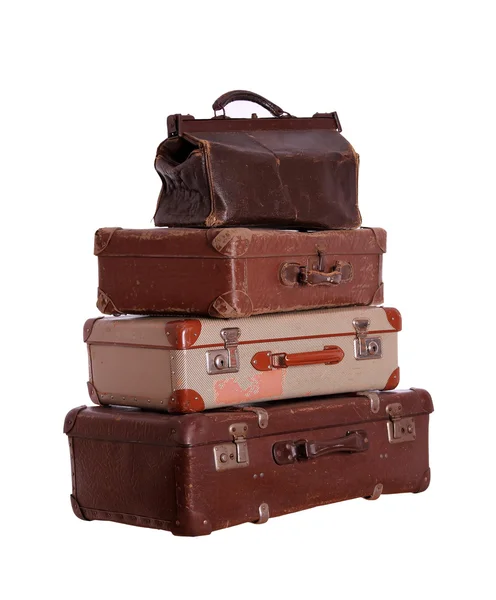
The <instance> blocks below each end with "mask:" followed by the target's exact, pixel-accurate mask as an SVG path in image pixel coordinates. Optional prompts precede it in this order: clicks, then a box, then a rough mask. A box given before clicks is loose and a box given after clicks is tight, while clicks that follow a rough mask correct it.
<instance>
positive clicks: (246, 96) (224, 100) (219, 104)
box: [212, 90, 291, 117]
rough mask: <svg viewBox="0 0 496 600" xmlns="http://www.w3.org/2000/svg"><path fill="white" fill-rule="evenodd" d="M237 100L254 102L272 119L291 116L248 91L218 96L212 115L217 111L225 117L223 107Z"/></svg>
mask: <svg viewBox="0 0 496 600" xmlns="http://www.w3.org/2000/svg"><path fill="white" fill-rule="evenodd" d="M237 100H248V102H255V104H258V105H259V106H262V107H263V108H265V110H268V111H269V112H270V114H271V115H273V116H274V117H282V116H284V115H285V116H287V117H290V116H291V115H290V114H289V113H287V112H286V111H285V110H283V109H282V108H280V107H279V106H277V104H274V103H273V102H271V101H270V100H267V98H264V97H263V96H260V95H259V94H255V92H249V91H248V90H233V91H232V92H226V93H225V94H222V96H219V97H218V98H217V100H216V101H215V102H214V103H213V104H212V108H213V109H214V114H215V113H217V111H218V110H222V112H223V113H224V114H223V116H224V117H225V116H226V111H225V110H224V109H225V107H226V106H227V105H228V104H230V103H231V102H236V101H237ZM216 116H217V115H216Z"/></svg>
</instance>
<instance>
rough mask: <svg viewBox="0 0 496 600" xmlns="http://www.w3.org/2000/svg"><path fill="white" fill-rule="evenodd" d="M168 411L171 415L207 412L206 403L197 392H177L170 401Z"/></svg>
mask: <svg viewBox="0 0 496 600" xmlns="http://www.w3.org/2000/svg"><path fill="white" fill-rule="evenodd" d="M167 410H168V411H169V412H171V413H183V414H184V413H195V412H201V411H202V410H205V402H204V401H203V398H202V397H201V396H200V394H199V393H198V392H195V390H176V391H175V392H174V394H173V395H172V396H171V397H170V399H169V405H168V407H167Z"/></svg>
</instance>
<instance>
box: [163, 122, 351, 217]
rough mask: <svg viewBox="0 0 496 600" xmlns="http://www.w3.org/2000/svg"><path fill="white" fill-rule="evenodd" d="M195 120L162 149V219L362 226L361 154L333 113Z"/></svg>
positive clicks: (171, 137) (167, 141) (164, 143)
mask: <svg viewBox="0 0 496 600" xmlns="http://www.w3.org/2000/svg"><path fill="white" fill-rule="evenodd" d="M171 118H172V117H169V119H171ZM182 118H183V117H181V115H177V119H178V120H179V121H181V119H182ZM184 119H186V117H184ZM226 123H227V125H228V127H226ZM247 123H249V125H250V127H249V130H247V125H246V124H247ZM187 124H188V131H185V132H182V133H181V132H179V133H178V134H176V135H173V136H170V137H169V138H167V139H166V140H164V141H163V142H162V143H161V144H160V146H159V147H158V150H157V156H156V159H155V169H156V170H157V173H158V174H159V176H160V179H161V181H162V190H161V192H160V195H159V198H158V202H157V209H156V212H155V216H154V221H155V225H157V226H168V227H225V226H227V227H238V226H244V227H270V228H286V229H354V228H356V227H359V226H360V223H361V217H360V211H359V209H358V166H359V158H358V155H357V153H356V152H355V150H354V149H353V147H352V146H351V144H350V143H349V142H348V141H347V140H346V139H345V138H344V137H343V136H342V135H341V134H340V133H339V131H337V129H336V127H337V125H336V121H335V118H334V117H333V116H332V117H331V115H326V114H321V115H319V116H315V117H313V118H309V119H307V118H305V119H298V118H295V117H280V118H270V119H219V120H215V119H214V120H200V121H196V122H195V120H194V119H193V117H191V116H189V115H188V117H187Z"/></svg>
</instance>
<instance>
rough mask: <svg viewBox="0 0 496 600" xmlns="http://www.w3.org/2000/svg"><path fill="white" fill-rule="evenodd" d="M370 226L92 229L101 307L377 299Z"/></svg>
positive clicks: (215, 312)
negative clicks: (315, 229) (310, 229)
mask: <svg viewBox="0 0 496 600" xmlns="http://www.w3.org/2000/svg"><path fill="white" fill-rule="evenodd" d="M385 251H386V232H385V231H384V230H383V229H379V228H363V229H356V230H353V231H344V230H343V231H325V232H314V233H303V232H294V231H277V230H263V229H262V230H259V229H255V230H251V229H238V228H233V229H220V230H219V229H210V230H202V229H121V228H117V227H114V228H104V229H99V230H98V231H97V232H96V234H95V254H96V255H97V256H98V270H99V289H98V302H97V306H98V308H99V309H100V311H101V312H103V313H105V314H123V313H129V314H193V315H208V316H211V317H221V318H236V317H248V316H251V315H257V314H264V313H273V312H283V311H293V310H305V309H311V308H324V307H335V306H347V305H370V304H371V305H378V304H382V302H383V284H382V255H383V253H384V252H385Z"/></svg>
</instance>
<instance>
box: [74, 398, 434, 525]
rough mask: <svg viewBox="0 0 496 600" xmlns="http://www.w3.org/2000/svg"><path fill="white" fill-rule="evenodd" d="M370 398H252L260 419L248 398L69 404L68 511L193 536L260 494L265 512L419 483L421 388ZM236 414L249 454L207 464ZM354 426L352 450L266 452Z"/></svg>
mask: <svg viewBox="0 0 496 600" xmlns="http://www.w3.org/2000/svg"><path fill="white" fill-rule="evenodd" d="M379 398H380V402H379V405H378V406H377V407H376V412H373V411H372V408H373V403H372V402H371V400H370V398H369V397H367V396H360V395H354V394H349V395H346V396H337V397H320V398H313V399H311V400H307V399H300V400H299V401H296V402H276V403H273V404H271V405H263V407H264V409H265V410H266V411H267V413H268V425H267V427H265V428H261V427H260V426H259V423H258V417H257V414H256V413H255V412H251V411H250V407H244V409H243V410H239V409H238V410H226V409H224V410H219V411H211V412H208V413H200V414H194V415H183V416H176V415H167V414H160V413H152V412H146V411H142V410H139V409H125V408H118V407H110V408H108V407H93V408H87V409H84V410H79V412H76V413H74V412H71V413H70V417H69V418H70V420H73V419H74V418H75V423H74V424H73V425H72V427H71V428H70V429H69V430H68V436H69V440H70V443H71V448H72V455H73V461H72V462H73V491H72V497H73V500H72V501H71V502H72V505H73V508H74V511H75V512H76V514H77V515H78V516H79V517H80V518H83V519H87V520H110V521H116V522H120V523H128V524H134V525H140V526H144V527H155V528H158V529H166V530H170V531H172V532H173V533H174V534H176V535H204V534H208V533H210V532H211V531H213V530H216V529H222V528H225V527H230V526H232V525H236V524H239V523H243V522H247V521H256V520H257V519H258V518H259V506H260V504H262V503H267V504H268V505H269V513H270V516H271V517H273V516H279V515H283V514H287V513H290V512H295V511H298V510H303V509H305V508H310V507H312V506H317V505H320V504H327V503H331V502H337V501H341V500H347V499H351V498H359V497H366V496H371V495H372V494H373V492H374V489H375V486H376V485H377V484H379V483H380V484H382V485H383V493H385V494H392V493H399V492H420V491H424V490H425V489H426V487H427V486H428V485H429V481H430V471H429V459H428V422H429V413H431V412H432V410H433V406H432V400H431V397H430V395H429V394H428V393H427V392H426V391H424V390H403V391H393V392H380V393H379ZM392 403H400V404H401V406H402V411H403V415H404V416H412V417H413V418H414V422H415V433H416V437H415V439H414V440H413V441H408V442H403V443H396V444H391V443H390V442H389V439H388V434H387V423H388V421H390V418H389V416H388V412H387V410H386V407H387V406H388V405H390V404H392ZM374 410H375V409H374ZM240 423H242V424H243V425H246V428H247V429H246V430H245V435H246V439H247V448H248V456H249V464H248V466H246V467H242V468H234V469H230V470H226V471H217V470H216V468H215V462H214V450H213V448H214V446H215V445H216V444H226V443H230V442H231V441H232V437H231V434H230V433H229V427H230V426H231V425H236V424H240ZM358 430H360V431H361V432H365V434H366V437H367V449H366V450H365V451H363V452H359V453H353V454H350V453H346V452H344V453H337V454H332V455H327V456H321V457H317V458H313V459H312V460H306V461H305V460H302V461H298V462H296V463H294V464H283V465H279V464H277V463H276V461H275V458H274V455H273V447H274V444H275V443H277V442H282V441H300V440H307V441H308V442H315V443H317V444H325V443H327V442H329V441H333V440H334V439H338V438H341V437H343V436H346V435H347V433H348V432H353V431H358Z"/></svg>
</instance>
